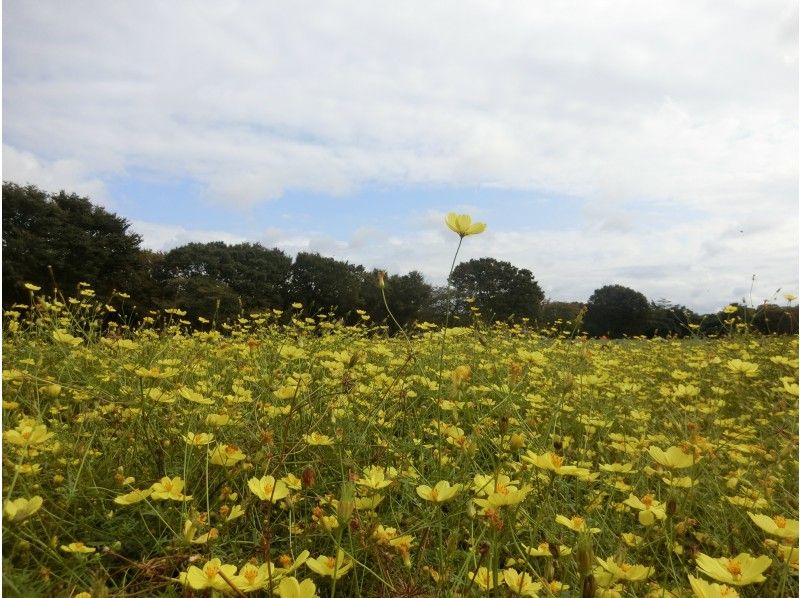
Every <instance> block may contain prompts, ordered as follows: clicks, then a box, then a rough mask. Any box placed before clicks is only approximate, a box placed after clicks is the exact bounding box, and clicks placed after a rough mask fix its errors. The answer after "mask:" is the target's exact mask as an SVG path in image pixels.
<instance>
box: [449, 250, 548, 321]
mask: <svg viewBox="0 0 800 598" xmlns="http://www.w3.org/2000/svg"><path fill="white" fill-rule="evenodd" d="M450 283H451V284H452V285H453V288H454V289H455V291H456V296H457V297H458V300H457V304H456V305H457V306H458V311H459V312H465V311H466V310H465V305H464V303H463V301H464V300H465V299H467V298H469V297H471V298H473V299H474V300H475V307H477V308H478V309H479V310H480V312H481V314H482V315H483V316H484V317H485V318H486V319H487V320H489V321H494V320H508V319H509V318H512V317H514V318H516V319H520V318H529V319H530V320H535V319H536V318H538V317H539V314H540V310H541V303H542V301H543V300H544V293H543V292H542V289H541V288H540V287H539V283H538V282H536V279H534V277H533V274H532V273H531V271H530V270H526V269H524V268H522V269H520V268H517V267H515V266H513V265H511V264H510V263H508V262H502V261H498V260H496V259H493V258H489V257H484V258H480V259H474V260H469V261H468V262H462V263H460V264H459V265H458V266H456V267H455V269H453V273H452V275H451V276H450Z"/></svg>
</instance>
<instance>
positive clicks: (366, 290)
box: [361, 270, 433, 330]
mask: <svg viewBox="0 0 800 598" xmlns="http://www.w3.org/2000/svg"><path fill="white" fill-rule="evenodd" d="M377 281H378V270H373V271H372V272H365V273H364V276H363V281H362V284H361V301H362V305H363V309H365V310H366V312H367V313H368V314H369V315H370V317H371V318H372V319H373V320H374V321H376V322H383V321H386V322H387V324H388V325H389V327H390V329H392V330H394V329H395V328H397V326H396V325H395V324H394V322H392V321H391V319H390V318H389V314H388V313H387V312H386V306H385V305H384V304H383V298H382V297H381V291H380V288H379V287H378V282H377ZM384 292H385V293H386V300H387V303H388V304H389V309H391V310H392V313H393V314H394V317H395V319H396V320H397V322H398V323H399V324H400V325H401V326H406V325H407V324H410V323H412V322H414V321H419V320H421V319H423V316H422V314H423V310H424V309H425V307H426V306H427V305H428V303H429V302H430V300H431V294H432V293H433V287H431V285H429V284H428V283H427V282H425V279H424V278H423V277H422V274H420V273H419V272H416V271H413V272H409V273H408V274H403V275H398V274H392V275H389V276H386V278H385V289H384Z"/></svg>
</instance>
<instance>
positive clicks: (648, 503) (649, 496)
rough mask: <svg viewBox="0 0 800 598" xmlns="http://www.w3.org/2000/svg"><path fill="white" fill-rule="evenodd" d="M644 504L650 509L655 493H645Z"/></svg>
mask: <svg viewBox="0 0 800 598" xmlns="http://www.w3.org/2000/svg"><path fill="white" fill-rule="evenodd" d="M642 504H643V505H644V506H646V507H647V508H648V509H649V508H650V506H651V505H652V504H653V495H652V494H645V495H644V496H643V497H642Z"/></svg>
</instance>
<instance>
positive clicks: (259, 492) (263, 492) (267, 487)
mask: <svg viewBox="0 0 800 598" xmlns="http://www.w3.org/2000/svg"><path fill="white" fill-rule="evenodd" d="M247 485H248V487H249V488H250V490H251V491H252V492H253V494H255V495H256V496H257V497H258V498H260V499H261V500H268V501H270V502H273V503H275V502H278V501H279V500H282V499H284V498H286V497H287V496H289V487H288V486H287V485H286V483H285V482H283V481H282V480H277V481H276V480H275V478H274V477H273V476H271V475H265V476H263V477H262V478H261V479H259V478H250V479H249V480H247Z"/></svg>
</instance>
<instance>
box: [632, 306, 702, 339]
mask: <svg viewBox="0 0 800 598" xmlns="http://www.w3.org/2000/svg"><path fill="white" fill-rule="evenodd" d="M699 321H700V318H699V316H698V315H697V314H696V313H694V312H693V311H692V310H691V309H689V308H688V307H686V306H684V305H678V304H675V303H672V302H670V301H667V300H666V299H659V300H658V301H653V302H651V303H650V313H649V314H648V317H647V322H646V323H645V326H644V330H643V333H644V334H645V335H647V336H663V337H666V336H681V337H682V336H686V335H687V334H689V333H690V332H691V328H690V327H689V325H690V324H696V323H698V322H699Z"/></svg>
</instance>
